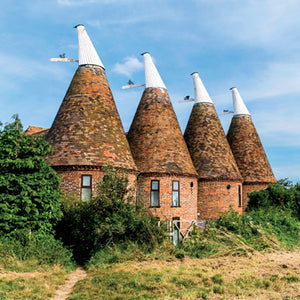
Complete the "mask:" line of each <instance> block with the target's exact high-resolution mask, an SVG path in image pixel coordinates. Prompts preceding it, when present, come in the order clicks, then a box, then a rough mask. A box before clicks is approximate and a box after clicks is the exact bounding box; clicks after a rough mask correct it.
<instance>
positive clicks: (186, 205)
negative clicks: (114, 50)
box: [138, 174, 197, 230]
mask: <svg viewBox="0 0 300 300" xmlns="http://www.w3.org/2000/svg"><path fill="white" fill-rule="evenodd" d="M152 180H159V196H160V198H159V207H151V206H150V195H151V181H152ZM173 181H179V204H180V205H179V206H172V182H173ZM138 187H139V192H138V199H139V201H141V202H142V204H143V205H145V208H146V209H148V208H149V209H150V211H151V212H152V214H153V215H154V216H156V217H159V218H160V219H161V220H170V221H171V220H172V219H173V218H180V228H181V229H183V230H184V229H186V228H187V227H188V226H189V225H190V223H191V222H192V221H193V220H196V219H197V178H195V177H186V176H176V175H168V174H140V175H139V176H138Z"/></svg>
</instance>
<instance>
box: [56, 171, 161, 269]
mask: <svg viewBox="0 0 300 300" xmlns="http://www.w3.org/2000/svg"><path fill="white" fill-rule="evenodd" d="M63 210H64V217H63V219H62V221H61V222H60V223H59V224H58V226H57V234H58V236H60V237H61V238H62V239H63V241H64V242H65V244H67V245H69V246H71V247H72V249H73V250H74V257H75V258H76V260H77V261H78V262H80V263H83V262H85V261H87V260H88V259H89V258H90V257H91V255H93V254H94V253H96V252H97V251H99V250H101V249H103V248H104V247H105V246H113V245H116V244H124V243H126V242H131V241H132V242H135V243H136V244H137V245H139V246H140V247H142V248H143V249H144V250H145V251H151V250H152V249H154V247H155V246H156V245H157V244H158V243H160V242H162V240H163V238H164V233H163V231H162V228H159V227H158V226H157V219H156V218H154V217H153V216H152V215H151V214H150V213H149V212H147V211H145V209H144V208H141V207H139V206H137V205H136V204H135V201H134V199H133V197H132V196H131V191H130V189H129V188H128V176H127V174H126V173H122V172H120V171H117V170H115V169H114V168H112V167H108V166H107V167H106V168H105V176H104V178H103V179H102V180H100V182H99V183H98V189H97V197H95V198H92V199H91V200H90V201H88V202H81V201H78V200H76V201H75V203H74V204H73V205H70V201H68V202H67V203H65V204H64V205H63Z"/></svg>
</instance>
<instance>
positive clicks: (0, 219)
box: [0, 116, 62, 234]
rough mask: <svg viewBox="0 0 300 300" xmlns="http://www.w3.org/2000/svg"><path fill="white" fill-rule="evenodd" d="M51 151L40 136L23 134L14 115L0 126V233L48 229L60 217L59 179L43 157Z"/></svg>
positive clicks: (48, 230) (49, 229)
mask: <svg viewBox="0 0 300 300" xmlns="http://www.w3.org/2000/svg"><path fill="white" fill-rule="evenodd" d="M0 125H2V124H1V123H0ZM51 153H52V148H51V146H50V145H49V143H48V142H46V141H45V140H44V138H43V137H41V136H40V137H33V136H29V135H25V134H23V128H22V124H21V122H20V120H19V118H18V116H14V122H12V123H11V124H8V125H6V126H0V211H1V214H0V233H2V234H10V233H11V232H14V231H15V230H23V229H25V230H27V231H28V230H31V231H41V230H42V231H45V232H51V230H52V226H53V224H55V223H56V222H57V221H58V220H59V219H60V217H61V216H62V212H61V210H60V202H61V197H60V191H59V184H60V180H59V178H58V176H57V175H56V173H55V171H54V170H53V169H52V168H51V167H50V166H49V165H48V163H47V162H46V161H45V159H44V157H45V156H47V155H50V154H51Z"/></svg>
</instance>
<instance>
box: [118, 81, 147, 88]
mask: <svg viewBox="0 0 300 300" xmlns="http://www.w3.org/2000/svg"><path fill="white" fill-rule="evenodd" d="M140 86H145V84H134V82H133V81H131V80H130V79H129V80H128V85H123V86H122V90H126V89H132V88H136V87H140Z"/></svg>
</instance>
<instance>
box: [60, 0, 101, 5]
mask: <svg viewBox="0 0 300 300" xmlns="http://www.w3.org/2000/svg"><path fill="white" fill-rule="evenodd" d="M96 2H97V1H96V0H85V1H82V0H57V3H58V4H60V5H64V6H84V5H87V4H89V3H96Z"/></svg>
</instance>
